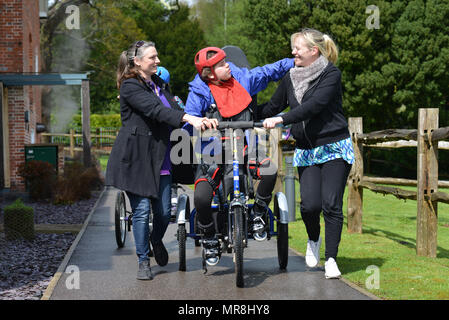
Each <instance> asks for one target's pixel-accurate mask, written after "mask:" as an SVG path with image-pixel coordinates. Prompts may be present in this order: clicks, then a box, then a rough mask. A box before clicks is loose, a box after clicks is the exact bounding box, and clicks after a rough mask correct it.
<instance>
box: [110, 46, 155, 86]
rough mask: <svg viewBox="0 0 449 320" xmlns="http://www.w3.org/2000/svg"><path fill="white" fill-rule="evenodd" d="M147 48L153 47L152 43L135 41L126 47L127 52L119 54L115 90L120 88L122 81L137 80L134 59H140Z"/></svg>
mask: <svg viewBox="0 0 449 320" xmlns="http://www.w3.org/2000/svg"><path fill="white" fill-rule="evenodd" d="M148 47H155V44H154V42H152V41H137V42H135V43H133V44H132V45H130V46H129V47H128V50H126V51H123V52H122V53H121V54H120V57H119V60H118V66H117V88H118V89H120V86H121V84H122V82H123V80H126V79H129V78H137V76H138V75H139V73H138V71H137V68H136V66H135V64H134V58H136V57H137V58H142V57H143V53H144V52H145V50H146V49H147V48H148Z"/></svg>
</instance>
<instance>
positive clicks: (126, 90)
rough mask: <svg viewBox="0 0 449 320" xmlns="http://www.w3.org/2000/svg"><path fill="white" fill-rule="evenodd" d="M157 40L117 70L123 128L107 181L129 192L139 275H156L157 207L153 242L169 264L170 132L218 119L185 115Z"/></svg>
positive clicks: (140, 44) (134, 48)
mask: <svg viewBox="0 0 449 320" xmlns="http://www.w3.org/2000/svg"><path fill="white" fill-rule="evenodd" d="M159 64H160V60H159V57H158V53H157V51H156V47H155V44H154V43H153V42H147V41H137V42H136V43H134V44H133V45H131V46H130V47H129V49H128V50H127V51H124V52H122V54H121V56H120V60H119V65H118V69H117V87H118V88H119V89H120V114H121V120H122V127H121V128H120V132H119V134H118V135H117V138H116V141H115V143H114V147H113V148H112V151H111V155H110V158H109V162H108V166H107V171H106V185H111V186H114V187H116V188H118V189H120V190H124V191H126V194H127V196H128V198H129V201H130V204H131V209H132V212H133V224H132V225H133V235H134V241H135V244H136V254H137V256H138V262H139V269H138V272H137V279H139V280H151V279H152V278H153V276H152V273H151V268H150V264H149V257H148V254H149V250H150V249H149V241H150V239H149V214H150V206H151V208H152V211H153V232H152V234H151V244H152V246H153V251H154V257H155V259H156V262H157V263H158V264H159V265H161V266H164V265H166V264H167V262H168V253H167V250H166V248H165V247H164V244H163V243H162V238H163V236H164V234H165V231H166V229H167V226H168V223H169V219H170V211H171V195H170V192H171V191H170V186H171V183H172V180H176V178H177V177H172V174H171V173H172V164H171V161H170V147H171V146H170V133H171V130H172V129H173V128H180V127H182V126H183V125H184V123H185V122H188V123H189V124H191V125H192V126H194V127H195V128H196V129H197V130H201V129H206V128H216V125H217V122H216V120H210V119H207V118H204V117H203V118H200V117H195V116H191V115H188V114H186V113H185V112H184V111H182V110H181V108H180V107H179V106H178V103H177V102H176V101H175V99H174V97H173V96H172V95H171V93H170V91H169V89H168V87H167V86H166V84H165V83H164V81H162V80H161V79H160V78H159V77H158V76H157V75H156V72H157V67H158V65H159Z"/></svg>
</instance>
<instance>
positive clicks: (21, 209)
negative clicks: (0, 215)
mask: <svg viewBox="0 0 449 320" xmlns="http://www.w3.org/2000/svg"><path fill="white" fill-rule="evenodd" d="M4 210H5V217H4V226H5V236H6V239H8V240H14V239H19V238H22V237H23V238H25V239H26V240H33V239H34V209H33V208H32V207H28V206H25V205H24V203H23V202H22V199H20V198H18V199H17V200H16V201H15V202H13V203H12V204H10V205H9V206H6V207H5V209H4Z"/></svg>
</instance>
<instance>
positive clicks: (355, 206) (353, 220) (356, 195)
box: [347, 117, 363, 233]
mask: <svg viewBox="0 0 449 320" xmlns="http://www.w3.org/2000/svg"><path fill="white" fill-rule="evenodd" d="M348 125H349V132H350V134H351V139H352V145H353V146H354V156H355V162H354V164H353V165H352V168H351V172H350V173H349V177H348V218H347V220H348V232H350V233H362V212H363V188H362V187H361V186H359V182H360V181H361V180H362V178H363V145H362V142H359V141H357V134H361V133H363V118H361V117H359V118H349V121H348Z"/></svg>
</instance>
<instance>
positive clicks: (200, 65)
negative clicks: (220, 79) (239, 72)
mask: <svg viewBox="0 0 449 320" xmlns="http://www.w3.org/2000/svg"><path fill="white" fill-rule="evenodd" d="M210 51H212V52H216V53H217V54H216V55H214V56H213V57H211V58H209V59H207V53H208V52H210ZM224 58H226V52H224V51H223V50H222V49H220V48H217V47H207V48H204V49H201V50H200V51H198V53H197V54H196V55H195V67H196V70H198V73H199V74H200V75H201V74H202V73H203V69H204V68H205V67H209V68H211V71H212V75H213V76H214V77H213V78H212V79H211V80H216V79H217V76H216V75H215V72H214V69H213V68H212V67H213V66H214V65H216V64H217V63H218V62H220V61H221V60H223V59H224Z"/></svg>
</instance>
